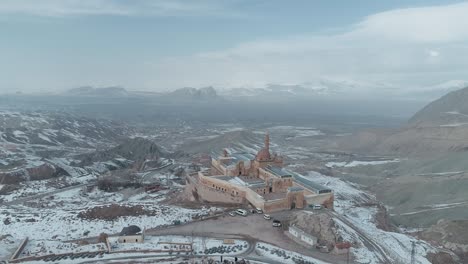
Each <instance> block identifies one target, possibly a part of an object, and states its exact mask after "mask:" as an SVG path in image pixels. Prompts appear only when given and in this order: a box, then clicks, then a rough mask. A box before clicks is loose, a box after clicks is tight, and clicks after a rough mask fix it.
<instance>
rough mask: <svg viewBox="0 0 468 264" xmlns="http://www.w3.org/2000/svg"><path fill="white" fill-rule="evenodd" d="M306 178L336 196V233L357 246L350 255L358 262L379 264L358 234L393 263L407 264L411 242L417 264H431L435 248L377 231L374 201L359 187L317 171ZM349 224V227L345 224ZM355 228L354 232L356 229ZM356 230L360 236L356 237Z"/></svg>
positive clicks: (376, 257)
mask: <svg viewBox="0 0 468 264" xmlns="http://www.w3.org/2000/svg"><path fill="white" fill-rule="evenodd" d="M306 177H307V178H309V179H310V180H313V181H315V182H317V183H319V184H321V185H324V186H327V187H329V188H331V189H332V190H333V191H334V193H335V211H336V214H337V218H335V222H336V223H337V224H338V227H339V232H340V234H341V235H342V236H343V238H344V239H345V240H348V241H350V242H355V243H357V244H358V245H359V246H358V247H352V250H351V252H352V253H353V255H354V256H355V258H356V262H358V263H379V262H380V261H379V259H382V257H381V256H380V253H379V252H377V251H374V250H372V249H369V248H367V247H366V244H365V241H364V240H363V238H362V236H361V234H365V236H366V237H367V238H368V239H369V240H370V241H371V242H372V243H373V244H375V245H377V246H378V247H380V248H381V249H382V250H383V251H384V252H385V255H386V256H387V257H388V258H389V259H391V261H392V263H402V264H404V263H410V262H411V251H412V246H413V243H414V249H415V256H416V259H415V260H416V262H415V263H430V262H429V261H428V260H427V259H426V258H425V256H426V254H427V253H429V252H433V251H434V248H433V247H432V246H431V245H429V244H428V243H426V242H424V241H422V240H418V239H416V238H414V237H411V236H409V235H406V234H400V233H395V232H387V231H383V230H381V229H379V228H377V226H376V223H375V215H376V214H377V211H378V209H377V206H374V205H373V204H377V200H376V198H375V197H374V196H373V195H369V194H367V193H365V192H363V191H362V190H360V189H359V186H358V185H356V184H352V183H350V182H345V181H343V180H340V179H338V178H333V177H328V176H325V175H322V174H320V173H317V172H310V173H309V174H308V175H306ZM340 219H344V220H346V221H347V222H348V223H351V224H352V226H349V225H348V224H347V223H345V222H344V221H341V220H340ZM356 229H357V230H356ZM357 231H359V232H360V233H361V234H359V233H358V232H357Z"/></svg>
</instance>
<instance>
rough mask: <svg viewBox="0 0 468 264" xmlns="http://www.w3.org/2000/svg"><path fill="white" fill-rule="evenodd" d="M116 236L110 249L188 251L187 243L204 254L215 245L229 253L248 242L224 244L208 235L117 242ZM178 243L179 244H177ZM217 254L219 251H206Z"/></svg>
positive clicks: (242, 247)
mask: <svg viewBox="0 0 468 264" xmlns="http://www.w3.org/2000/svg"><path fill="white" fill-rule="evenodd" d="M117 239H118V237H110V238H109V242H110V244H111V247H112V251H114V252H115V251H122V250H162V251H170V250H173V251H189V250H190V247H189V246H188V245H189V244H192V249H193V251H194V252H195V253H196V254H204V251H205V250H209V249H212V248H217V247H225V248H226V249H229V250H230V253H229V254H241V253H243V252H245V251H246V250H247V248H248V243H247V242H246V241H243V240H237V239H236V240H232V241H229V242H233V243H232V244H225V243H224V240H222V239H215V238H208V237H187V236H145V241H144V243H119V242H118V241H117ZM177 244H180V245H177ZM207 254H208V255H211V254H213V255H217V254H220V253H217V252H213V253H207Z"/></svg>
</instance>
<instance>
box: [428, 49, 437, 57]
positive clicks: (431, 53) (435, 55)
mask: <svg viewBox="0 0 468 264" xmlns="http://www.w3.org/2000/svg"><path fill="white" fill-rule="evenodd" d="M426 52H427V55H428V56H429V57H439V55H440V53H439V52H438V51H437V50H426Z"/></svg>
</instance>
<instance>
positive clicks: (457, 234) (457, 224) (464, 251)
mask: <svg viewBox="0 0 468 264" xmlns="http://www.w3.org/2000/svg"><path fill="white" fill-rule="evenodd" d="M420 236H421V238H422V239H424V240H426V241H428V242H430V243H432V244H435V245H439V246H442V247H444V248H446V249H448V250H450V251H452V252H454V253H455V254H457V256H458V257H460V259H461V261H462V263H466V261H468V220H446V219H442V220H439V221H438V222H437V224H435V225H433V226H431V227H430V228H428V229H427V230H425V231H423V232H422V233H421V234H420Z"/></svg>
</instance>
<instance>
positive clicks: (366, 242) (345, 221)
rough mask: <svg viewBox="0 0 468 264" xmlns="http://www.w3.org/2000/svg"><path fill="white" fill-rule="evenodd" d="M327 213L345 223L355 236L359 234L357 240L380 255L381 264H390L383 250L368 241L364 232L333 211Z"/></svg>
mask: <svg viewBox="0 0 468 264" xmlns="http://www.w3.org/2000/svg"><path fill="white" fill-rule="evenodd" d="M327 213H328V214H329V215H330V216H332V217H336V218H338V219H339V220H340V221H341V222H343V223H345V224H346V225H347V226H349V227H350V228H351V229H353V230H354V231H355V232H356V233H357V234H359V238H361V239H362V241H363V243H364V245H365V246H366V247H367V248H369V249H371V250H373V251H376V252H379V253H380V256H381V258H380V260H381V261H383V263H392V262H391V261H390V259H389V258H388V257H387V253H386V252H385V250H384V249H383V248H382V247H381V246H380V245H379V244H377V243H376V242H374V241H373V240H372V239H370V238H369V237H368V236H367V235H366V234H365V233H364V232H362V231H361V230H360V229H359V228H358V227H357V226H355V225H354V224H353V223H351V222H350V221H348V219H346V218H345V217H343V216H342V215H340V214H338V213H336V212H334V211H329V210H327Z"/></svg>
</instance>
